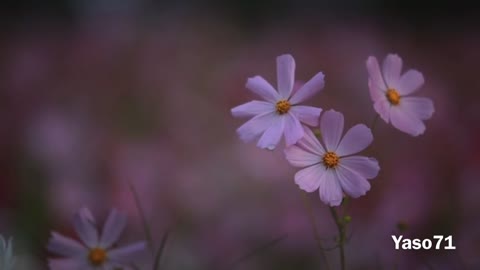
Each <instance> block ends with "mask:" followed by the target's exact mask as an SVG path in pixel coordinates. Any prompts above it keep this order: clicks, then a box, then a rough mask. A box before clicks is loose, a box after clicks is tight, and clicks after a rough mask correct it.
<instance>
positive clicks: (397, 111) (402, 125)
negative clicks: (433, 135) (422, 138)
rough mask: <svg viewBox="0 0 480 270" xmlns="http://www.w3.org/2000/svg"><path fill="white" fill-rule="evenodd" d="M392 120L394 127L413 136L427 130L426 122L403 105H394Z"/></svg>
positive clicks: (391, 112)
mask: <svg viewBox="0 0 480 270" xmlns="http://www.w3.org/2000/svg"><path fill="white" fill-rule="evenodd" d="M400 103H401V102H400ZM390 121H392V125H393V126H394V127H396V128H397V129H399V130H401V131H403V132H405V133H408V134H410V135H412V136H418V135H420V134H423V133H424V132H425V124H423V122H422V120H420V119H419V118H418V117H416V116H415V115H414V114H413V113H412V112H409V111H407V110H405V108H402V107H401V106H392V108H391V110H390Z"/></svg>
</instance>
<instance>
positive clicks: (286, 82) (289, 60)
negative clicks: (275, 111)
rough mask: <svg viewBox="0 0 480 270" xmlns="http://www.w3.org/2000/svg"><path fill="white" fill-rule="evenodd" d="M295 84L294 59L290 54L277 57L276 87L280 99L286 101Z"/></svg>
mask: <svg viewBox="0 0 480 270" xmlns="http://www.w3.org/2000/svg"><path fill="white" fill-rule="evenodd" d="M294 83H295V59H293V57H292V56H291V55H290V54H284V55H281V56H279V57H277V87H278V92H279V93H280V96H281V97H282V99H288V98H289V97H290V94H291V93H292V90H293V84H294Z"/></svg>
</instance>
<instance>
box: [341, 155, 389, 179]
mask: <svg viewBox="0 0 480 270" xmlns="http://www.w3.org/2000/svg"><path fill="white" fill-rule="evenodd" d="M340 166H342V167H346V168H347V169H349V170H351V171H354V172H355V173H357V174H358V175H360V176H362V177H364V178H366V179H372V178H375V177H377V175H378V172H379V171H380V166H379V165H378V161H377V160H376V159H374V158H369V157H364V156H350V157H344V158H342V159H341V160H340Z"/></svg>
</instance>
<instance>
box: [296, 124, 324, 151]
mask: <svg viewBox="0 0 480 270" xmlns="http://www.w3.org/2000/svg"><path fill="white" fill-rule="evenodd" d="M303 132H304V133H305V134H304V135H303V138H302V139H300V140H299V141H298V142H297V144H298V145H299V146H300V147H303V148H304V149H306V150H308V151H310V152H312V153H314V154H317V155H318V156H321V157H323V155H325V149H324V148H323V146H322V144H321V143H320V142H319V141H318V139H317V137H316V136H315V134H313V132H312V131H311V130H310V129H309V128H307V127H305V126H304V127H303Z"/></svg>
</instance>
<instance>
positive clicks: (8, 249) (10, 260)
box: [0, 235, 15, 270]
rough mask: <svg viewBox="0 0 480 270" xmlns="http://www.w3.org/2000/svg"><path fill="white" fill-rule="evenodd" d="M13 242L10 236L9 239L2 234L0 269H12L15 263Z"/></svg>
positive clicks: (0, 240)
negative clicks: (6, 239)
mask: <svg viewBox="0 0 480 270" xmlns="http://www.w3.org/2000/svg"><path fill="white" fill-rule="evenodd" d="M12 249H13V243H12V239H11V238H10V239H9V240H8V242H7V241H5V239H4V238H3V236H1V235H0V269H2V270H11V269H13V265H14V264H15V257H14V256H13V251H12Z"/></svg>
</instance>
